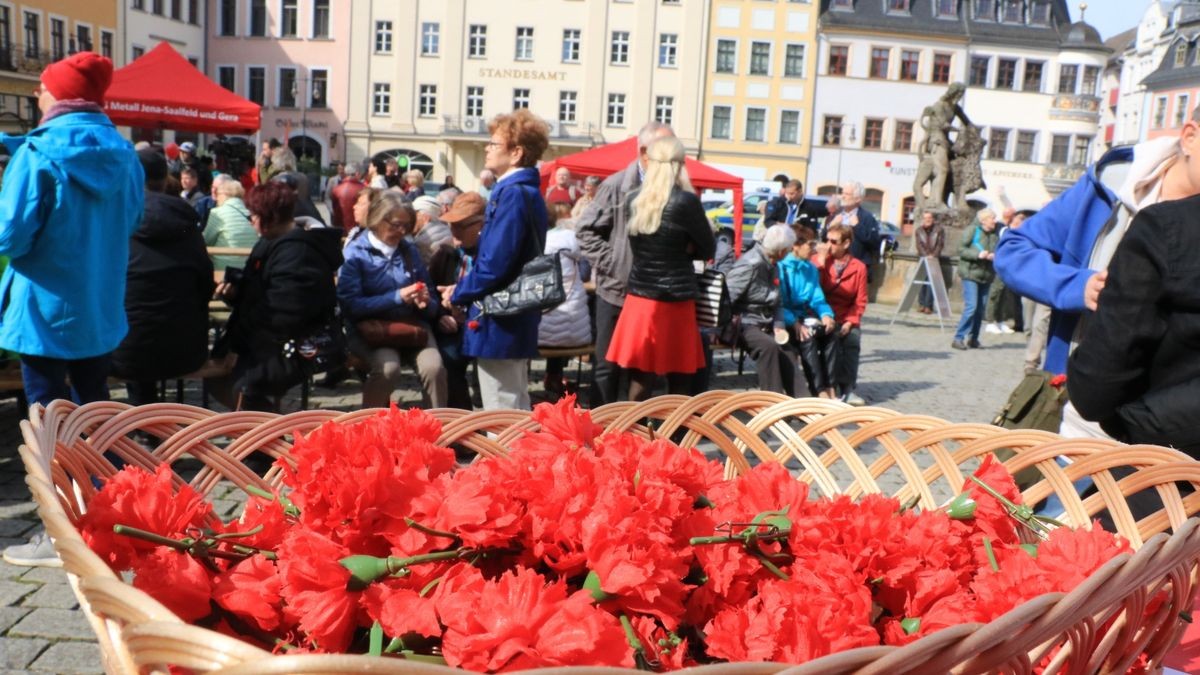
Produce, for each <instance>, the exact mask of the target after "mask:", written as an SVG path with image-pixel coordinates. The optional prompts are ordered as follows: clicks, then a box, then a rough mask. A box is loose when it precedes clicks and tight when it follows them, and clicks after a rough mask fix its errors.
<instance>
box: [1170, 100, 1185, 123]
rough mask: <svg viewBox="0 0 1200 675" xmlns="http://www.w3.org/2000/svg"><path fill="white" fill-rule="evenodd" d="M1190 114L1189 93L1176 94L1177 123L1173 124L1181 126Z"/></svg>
mask: <svg viewBox="0 0 1200 675" xmlns="http://www.w3.org/2000/svg"><path fill="white" fill-rule="evenodd" d="M1187 116H1188V95H1187V94H1176V95H1175V124H1173V125H1172V126H1175V127H1181V126H1183V123H1184V122H1186V121H1187Z"/></svg>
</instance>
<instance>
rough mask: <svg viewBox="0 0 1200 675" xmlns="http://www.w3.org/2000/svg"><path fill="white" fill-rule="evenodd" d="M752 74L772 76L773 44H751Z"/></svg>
mask: <svg viewBox="0 0 1200 675" xmlns="http://www.w3.org/2000/svg"><path fill="white" fill-rule="evenodd" d="M750 74H751V75H770V74H771V43H770V42H752V43H750Z"/></svg>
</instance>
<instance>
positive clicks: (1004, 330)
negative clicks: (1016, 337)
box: [1000, 323, 1016, 335]
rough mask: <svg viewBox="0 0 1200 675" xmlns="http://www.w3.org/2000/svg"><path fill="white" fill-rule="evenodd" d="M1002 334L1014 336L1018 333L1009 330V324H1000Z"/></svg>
mask: <svg viewBox="0 0 1200 675" xmlns="http://www.w3.org/2000/svg"><path fill="white" fill-rule="evenodd" d="M1000 332H1001V333H1004V334H1005V335H1012V334H1013V333H1015V332H1016V331H1015V330H1013V329H1012V328H1009V326H1008V324H1006V323H1002V324H1000Z"/></svg>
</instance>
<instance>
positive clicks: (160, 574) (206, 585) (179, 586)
mask: <svg viewBox="0 0 1200 675" xmlns="http://www.w3.org/2000/svg"><path fill="white" fill-rule="evenodd" d="M133 574H134V577H133V586H134V588H137V589H139V590H142V591H145V592H146V593H147V594H149V595H150V596H151V597H152V598H154V599H155V600H158V601H159V602H161V603H162V604H163V606H165V607H166V608H167V609H169V610H171V611H172V612H174V613H175V614H176V615H178V616H179V618H181V619H183V620H184V621H196V620H198V619H203V618H204V617H206V616H208V615H209V614H211V613H212V604H211V602H210V601H211V600H212V586H213V582H212V577H211V573H210V572H209V570H208V568H206V567H205V566H204V565H203V564H201V563H200V561H198V560H196V559H195V558H193V557H192V556H191V555H189V554H187V553H182V552H180V551H176V550H175V549H173V548H168V547H166V546H158V547H156V548H155V549H154V550H153V551H151V552H150V553H144V554H141V555H139V556H138V557H137V558H135V559H134V561H133Z"/></svg>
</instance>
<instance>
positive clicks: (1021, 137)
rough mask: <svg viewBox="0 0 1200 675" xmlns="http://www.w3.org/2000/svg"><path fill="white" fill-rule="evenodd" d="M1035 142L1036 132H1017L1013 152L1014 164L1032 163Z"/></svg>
mask: <svg viewBox="0 0 1200 675" xmlns="http://www.w3.org/2000/svg"><path fill="white" fill-rule="evenodd" d="M1036 141H1037V132H1036V131H1029V130H1022V131H1018V132H1017V147H1016V149H1015V150H1014V151H1013V161H1014V162H1032V161H1033V151H1034V143H1035V142H1036Z"/></svg>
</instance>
